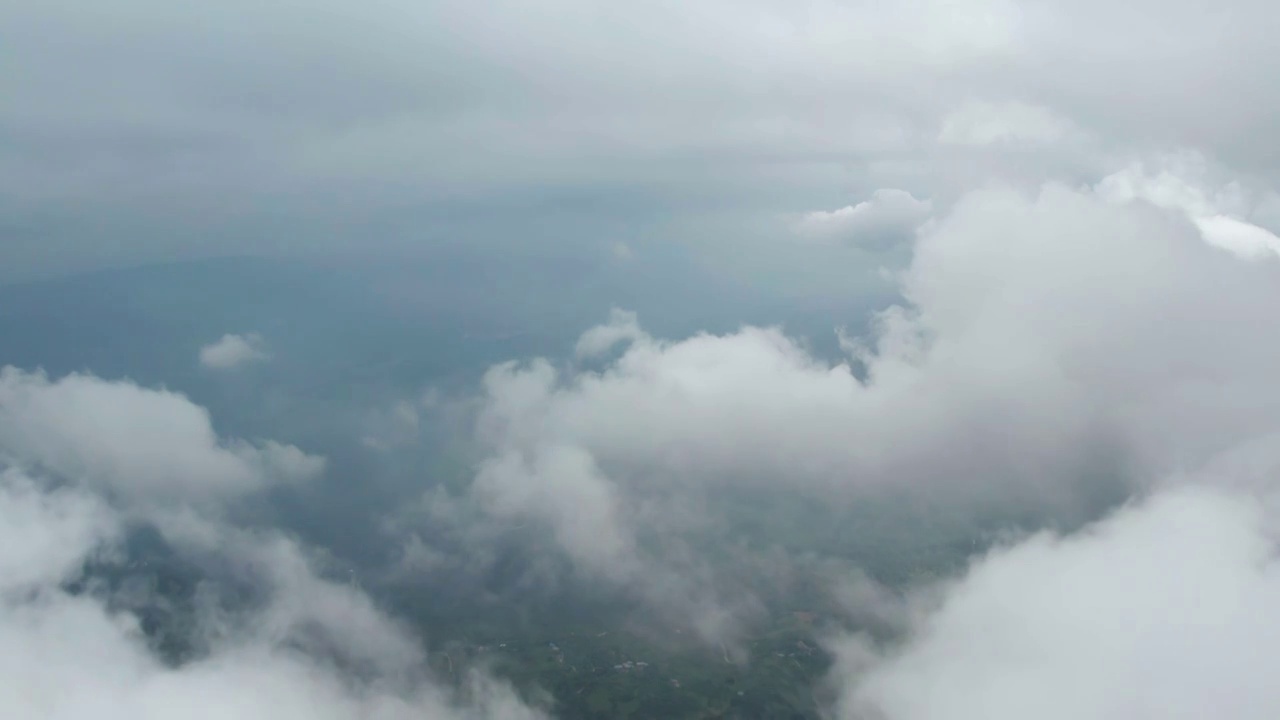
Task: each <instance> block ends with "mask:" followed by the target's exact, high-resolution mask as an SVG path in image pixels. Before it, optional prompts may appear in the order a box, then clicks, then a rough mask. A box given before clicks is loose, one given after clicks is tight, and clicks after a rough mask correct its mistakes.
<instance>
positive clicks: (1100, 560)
mask: <svg viewBox="0 0 1280 720" xmlns="http://www.w3.org/2000/svg"><path fill="white" fill-rule="evenodd" d="M1273 457H1274V456H1273ZM1274 469H1276V467H1275V466H1273V470H1274ZM1274 520H1275V517H1274V516H1270V517H1269V516H1268V515H1267V513H1265V512H1264V510H1263V507H1262V505H1261V504H1260V502H1259V499H1258V497H1256V496H1252V495H1241V494H1235V493H1224V492H1221V491H1218V490H1211V489H1206V488H1203V487H1184V488H1181V489H1178V490H1173V491H1168V492H1165V493H1161V494H1159V495H1157V496H1156V497H1154V498H1151V499H1150V500H1148V501H1146V502H1144V503H1142V504H1140V505H1137V506H1133V507H1129V508H1126V509H1124V510H1122V511H1121V512H1119V513H1118V514H1116V515H1115V516H1114V517H1111V518H1109V519H1107V520H1105V521H1104V522H1101V523H1099V524H1097V525H1095V526H1093V527H1090V528H1087V529H1085V530H1084V531H1081V532H1080V533H1078V534H1076V535H1073V536H1069V537H1065V538H1063V537H1057V536H1053V535H1050V534H1041V535H1037V536H1035V537H1032V538H1030V539H1028V540H1026V541H1024V542H1022V543H1019V544H1017V545H1016V546H1013V547H1009V548H1006V549H1001V550H997V551H995V552H993V553H992V554H991V555H989V556H987V557H985V558H982V559H980V560H979V561H977V562H976V563H975V564H974V566H973V567H972V568H971V569H970V570H969V572H968V573H967V574H966V575H965V576H964V577H963V578H961V579H960V580H958V581H956V582H955V583H954V584H952V585H951V586H949V587H948V588H946V590H945V592H944V593H943V594H942V600H941V602H940V604H939V606H938V607H936V608H935V609H933V610H932V611H930V612H927V613H923V614H922V615H921V616H920V617H919V618H918V619H917V620H916V622H915V623H914V624H913V626H912V627H911V629H910V632H909V636H908V639H907V641H906V642H905V644H904V645H903V646H901V647H895V648H892V649H889V650H885V651H879V652H878V651H875V650H873V649H871V648H870V647H869V646H868V645H867V644H865V643H864V642H863V641H861V640H859V639H856V638H851V639H846V640H844V641H842V642H840V643H837V644H836V645H835V649H836V650H837V655H838V657H839V658H840V663H838V670H837V674H838V676H839V677H840V679H841V680H843V681H845V682H846V683H847V684H846V685H845V692H844V693H843V696H842V698H841V703H840V713H839V716H840V717H843V718H849V719H850V720H853V719H854V718H884V720H924V719H925V718H937V717H942V716H945V717H948V718H956V719H957V720H970V719H972V720H978V719H979V718H981V719H982V720H1014V719H1015V718H1026V717H1037V718H1045V720H1058V719H1059V718H1062V719H1064V720H1065V719H1066V718H1081V719H1085V720H1154V719H1155V718H1187V719H1188V720H1190V719H1191V718H1205V717H1230V718H1239V719H1240V720H1252V719H1255V718H1256V719H1257V720H1262V718H1268V717H1271V716H1272V715H1273V714H1274V711H1275V708H1276V707H1277V705H1278V704H1280V688H1277V686H1276V684H1275V683H1274V682H1273V681H1272V678H1273V677H1274V675H1275V672H1276V670H1277V669H1278V668H1280V645H1277V643H1276V642H1275V640H1276V638H1277V637H1280V619H1278V618H1277V617H1276V614H1275V612H1274V608H1275V606H1276V603H1277V602H1280V565H1278V564H1277V560H1276V536H1275V529H1276V527H1275V525H1274Z"/></svg>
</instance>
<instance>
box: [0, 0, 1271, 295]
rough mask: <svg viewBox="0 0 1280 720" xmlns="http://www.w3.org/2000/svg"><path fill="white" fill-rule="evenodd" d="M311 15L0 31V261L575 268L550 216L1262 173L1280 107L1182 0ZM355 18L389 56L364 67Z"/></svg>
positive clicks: (564, 4) (677, 221)
mask: <svg viewBox="0 0 1280 720" xmlns="http://www.w3.org/2000/svg"><path fill="white" fill-rule="evenodd" d="M323 6H324V12H323V21H321V22H317V23H314V24H313V26H312V27H311V30H310V31H309V32H307V33H302V34H300V33H296V32H293V29H294V28H295V25H296V20H297V18H296V17H295V16H294V14H293V13H291V12H290V11H288V10H287V9H285V8H283V7H273V8H271V9H267V10H263V9H262V8H259V7H257V6H254V5H250V4H248V3H245V2H243V0H236V3H233V4H231V5H223V6H220V7H219V8H218V9H214V10H210V9H204V8H191V7H181V8H169V7H161V6H160V4H158V3H155V2H154V0H130V1H129V2H128V3H127V5H126V7H124V8H123V9H122V11H121V12H120V13H119V14H118V15H115V16H112V17H110V18H105V17H96V16H95V17H86V16H84V15H83V14H82V13H79V12H78V11H77V9H76V8H75V6H74V3H69V2H66V1H65V0H62V1H58V2H44V3H38V4H33V5H30V6H28V7H24V8H22V9H21V11H20V12H14V13H11V14H9V15H7V16H6V18H5V21H4V23H5V24H4V28H3V30H4V35H5V37H14V38H19V39H20V41H19V42H18V44H17V45H16V46H15V47H14V49H13V50H14V52H15V53H17V54H19V55H21V56H22V57H24V58H27V59H28V62H26V63H25V65H27V66H29V67H33V68H37V69H38V72H32V73H29V74H28V75H26V76H24V77H23V78H22V79H21V81H20V82H16V83H15V84H14V87H13V88H11V93H10V95H11V96H12V99H13V101H12V102H10V103H7V104H6V107H5V110H4V118H3V119H4V122H3V123H0V126H2V127H3V128H5V130H4V133H5V137H4V139H3V142H4V145H5V146H6V147H14V148H19V149H20V152H18V153H16V154H15V155H14V157H13V159H12V161H11V162H10V163H7V164H6V172H5V173H4V174H3V176H0V187H2V188H4V189H5V191H6V196H7V197H9V198H10V202H9V204H8V205H7V206H6V224H7V225H8V226H11V227H13V228H16V231H17V232H19V233H20V234H21V235H22V237H23V238H24V241H23V242H17V243H8V244H6V246H5V248H4V250H3V253H4V254H3V255H0V265H3V266H4V267H5V268H6V269H9V268H13V269H12V270H8V272H14V273H16V272H19V271H20V270H24V271H27V272H32V271H34V270H33V268H45V269H49V268H55V267H59V266H66V265H67V264H68V263H80V264H85V263H97V264H102V263H109V262H111V261H113V260H120V259H122V258H127V259H140V258H144V257H158V256H167V255H181V254H191V255H197V254H209V253H219V252H224V253H225V252H252V251H259V252H261V251H263V250H267V251H280V250H291V251H299V252H303V251H311V250H314V249H315V248H317V247H321V246H323V247H325V248H326V249H328V248H332V247H335V246H337V247H347V248H351V247H356V246H357V245H358V244H359V245H360V246H361V247H363V246H364V245H363V244H367V243H368V242H369V239H368V237H367V233H351V232H349V231H348V230H347V229H348V228H351V227H353V226H355V227H361V226H363V223H366V222H368V219H369V218H377V219H378V221H379V222H380V227H382V226H387V227H389V228H390V230H388V231H387V232H385V233H384V232H380V233H378V236H379V240H378V243H379V244H378V245H377V247H378V248H379V249H382V248H389V247H393V246H394V247H398V248H401V249H403V248H405V247H408V246H410V245H416V244H417V238H418V237H419V235H420V233H421V231H422V228H423V227H432V228H439V229H442V230H443V229H445V228H448V229H457V228H459V227H461V228H463V229H464V230H465V231H467V232H469V233H473V234H476V235H480V236H483V239H484V240H486V241H488V242H491V243H498V244H502V242H501V239H502V238H505V237H507V236H509V235H512V234H515V233H512V232H509V231H510V229H511V228H512V227H514V226H515V225H520V226H522V227H524V228H528V227H529V225H530V224H531V223H538V224H542V225H545V226H547V227H549V228H550V229H549V231H548V232H549V233H550V234H551V235H552V236H553V237H555V238H556V246H557V247H558V248H564V249H567V248H568V247H571V246H572V247H576V248H578V249H585V248H590V247H594V244H596V243H597V240H596V238H598V237H599V235H598V234H596V233H595V232H594V228H585V229H584V228H583V227H581V226H579V225H576V224H574V223H569V222H566V221H565V220H564V213H562V212H561V211H560V208H562V207H563V203H561V202H560V200H561V199H564V198H587V199H589V200H590V201H591V204H592V207H594V208H599V209H600V212H601V213H602V214H605V215H608V216H609V219H610V221H612V222H613V223H620V224H622V225H623V226H625V227H632V228H635V227H642V226H645V225H651V224H658V223H660V224H662V225H663V226H664V227H666V228H671V229H673V232H672V235H678V236H679V239H680V240H681V241H696V240H697V239H698V238H699V237H705V236H706V235H707V234H706V233H697V232H694V231H693V228H694V227H695V226H697V225H698V223H699V222H701V221H704V220H705V219H706V216H707V214H709V213H711V214H716V213H718V214H719V216H720V217H729V218H734V219H735V220H736V219H737V218H740V217H741V216H743V215H748V214H759V215H760V216H776V215H778V214H789V213H790V214H794V213H796V212H798V211H802V210H803V209H805V208H809V207H812V206H813V203H814V201H815V198H822V197H828V198H829V197H832V193H833V188H842V189H841V190H839V192H841V193H843V194H848V193H849V192H850V191H851V190H852V192H854V193H856V194H859V195H861V194H865V193H868V192H870V191H871V190H873V189H874V188H884V187H894V188H900V189H903V190H904V191H906V192H910V193H911V194H912V195H913V196H914V197H918V198H919V197H928V198H932V199H934V202H935V203H938V204H941V203H942V202H943V199H944V198H954V197H958V196H959V195H961V194H963V193H964V192H965V191H967V190H969V189H972V188H973V181H974V180H975V179H977V180H979V181H981V180H982V179H986V178H989V177H992V176H995V177H1008V176H1010V175H1015V174H1021V173H1026V174H1028V175H1030V176H1033V182H1035V183H1038V182H1040V181H1041V180H1043V179H1044V177H1045V176H1046V175H1052V176H1053V177H1056V178H1059V179H1061V180H1063V181H1067V182H1072V183H1074V182H1081V181H1088V182H1094V181H1096V180H1097V179H1098V178H1100V177H1101V176H1102V175H1105V174H1106V173H1107V172H1108V168H1109V167H1111V166H1112V165H1113V164H1114V162H1113V161H1114V160H1115V159H1116V158H1121V159H1123V158H1128V157H1131V156H1133V155H1135V154H1143V153H1147V152H1151V151H1158V150H1160V149H1163V148H1168V147H1193V148H1198V149H1200V150H1202V151H1203V152H1205V153H1206V154H1208V155H1210V156H1214V157H1218V158H1220V159H1222V160H1223V161H1224V162H1225V163H1227V164H1228V165H1230V166H1233V167H1239V168H1241V169H1243V170H1245V171H1250V172H1257V173H1259V174H1261V175H1263V176H1266V177H1268V178H1269V181H1270V182H1272V183H1274V182H1275V181H1276V180H1277V179H1278V178H1277V177H1276V175H1275V171H1274V162H1272V159H1273V158H1274V156H1275V154H1276V152H1277V151H1278V150H1280V144H1277V140H1276V139H1275V138H1274V133H1272V132H1271V131H1270V128H1271V122H1270V119H1271V118H1273V117H1275V115H1276V114H1277V111H1280V93H1277V92H1276V91H1275V88H1274V84H1273V83H1269V82H1267V79H1266V77H1265V75H1260V74H1259V73H1258V72H1257V68H1260V67H1263V68H1265V67H1271V66H1273V65H1275V64H1276V63H1275V59H1276V49H1275V46H1274V43H1272V42H1271V37H1270V35H1269V34H1268V33H1267V32H1265V30H1264V28H1268V27H1271V26H1272V25H1273V24H1274V22H1275V21H1276V19H1277V12H1280V11H1277V9H1276V8H1275V6H1274V5H1273V4H1270V3H1266V2H1262V1H1261V0H1244V1H1242V2H1238V3H1236V4H1234V5H1233V6H1232V8H1231V10H1232V11H1231V13H1230V14H1229V15H1226V14H1224V13H1223V12H1222V10H1221V8H1217V7H1214V6H1210V5H1206V4H1204V3H1198V2H1192V1H1191V0H1178V1H1177V2H1171V3H1153V2H1151V0H1142V2H1138V3H1133V4H1130V5H1126V6H1125V7H1123V8H1118V7H1116V6H1115V5H1114V4H1113V3H1102V2H1099V1H1098V0H1087V1H1084V2H1079V1H1072V0H1050V1H1048V2H1041V3H1035V4H1033V5H1028V4H1026V3H1020V2H1015V1H1014V0H980V1H976V2H967V3H964V4H962V5H958V4H956V3H954V2H945V1H943V0H910V1H909V2H903V3H896V4H893V5H892V6H884V5H872V4H865V3H863V4H849V3H841V2H834V1H830V0H823V1H821V2H814V3H809V4H807V5H805V7H804V10H803V11H801V10H797V9H796V6H795V4H794V3H789V2H784V1H783V0H752V2H750V3H749V4H748V5H747V6H746V7H745V8H744V7H743V6H741V4H739V3H728V2H725V1H724V0H717V1H715V2H711V3H708V4H705V5H704V6H702V7H701V9H699V10H697V11H696V12H695V11H690V10H689V9H688V8H687V7H684V6H678V5H672V4H670V3H662V2H653V1H651V0H645V1H642V2H636V3H632V4H630V5H628V7H627V10H626V12H625V13H624V14H623V15H622V16H620V17H612V16H610V17H606V16H602V15H600V14H599V13H598V12H597V8H596V7H595V5H594V4H593V3H591V2H586V1H585V0H563V1H558V2H554V3H515V2H500V3H495V4H486V5H484V6H477V5H475V4H474V3H467V2H461V1H460V0H443V1H441V2H433V3H430V4H425V5H418V6H406V5H404V4H402V3H396V2H390V1H388V0H376V1H375V2H372V3H370V4H367V5H361V6H360V9H359V10H357V9H356V6H355V5H353V4H351V3H344V2H334V1H326V2H324V3H323ZM1157 9H1158V10H1159V11H1160V12H1159V18H1158V20H1156V21H1153V20H1152V19H1151V16H1152V13H1153V12H1154V11H1155V10H1157ZM249 10H253V11H255V17H257V18H258V20H257V22H258V23H259V24H258V25H257V26H256V27H258V28H260V30H261V31H262V32H266V33H268V34H271V35H273V36H277V37H288V38H289V41H288V42H281V43H273V44H270V45H257V46H254V47H253V48H251V50H249V51H246V45H245V39H246V35H245V33H246V32H247V31H246V29H245V28H244V27H242V26H240V25H237V24H236V23H235V22H231V21H229V20H228V18H233V17H237V16H239V15H240V14H243V13H244V12H247V11H249ZM353 25H355V26H358V27H359V28H360V30H359V32H360V35H361V37H362V38H363V41H362V42H361V43H360V44H359V47H379V48H381V49H382V51H381V52H379V53H378V54H376V55H371V54H369V53H366V52H361V51H359V50H358V49H357V46H353V45H352V44H351V43H350V42H349V40H350V33H351V28H352V27H353ZM445 28H447V29H448V30H447V31H446V30H445ZM24 38H41V41H39V42H37V41H36V40H34V39H31V40H27V39H24ZM45 39H47V41H46V40H45ZM1223 46H1230V47H1232V48H1233V49H1234V50H1235V51H1234V52H1232V53H1222V52H1221V48H1222V47H1223ZM54 48H60V50H57V51H56V52H55V50H54ZM157 55H163V56H164V57H166V58H167V60H168V62H166V63H165V65H164V66H163V67H156V66H155V64H154V62H152V58H154V57H156V56H157ZM442 68H448V69H449V70H448V72H444V71H443V70H442ZM515 68H519V69H520V70H519V72H516V71H515V70H514V69H515ZM107 87H110V88H112V90H111V92H110V93H107V94H104V93H105V91H104V90H103V88H107ZM54 88H57V89H58V91H56V92H55V91H54V90H53V89H54ZM1152 118H1159V122H1158V123H1154V124H1153V122H1152ZM1066 128H1075V129H1077V130H1079V132H1080V133H1081V134H1083V135H1084V136H1086V137H1088V138H1090V140H1089V143H1090V144H1089V147H1088V148H1086V149H1087V152H1082V151H1081V148H1080V146H1079V143H1077V142H1076V141H1075V140H1073V139H1071V138H1067V139H1064V137H1063V133H1064V132H1066V133H1067V135H1070V136H1071V137H1074V133H1072V132H1067V130H1065V129H1066ZM1008 141H1012V142H1008ZM953 142H959V143H961V145H959V146H955V145H952V144H951V143H953ZM973 143H978V146H979V147H980V149H981V151H982V154H981V156H980V157H978V158H975V157H974V154H973V153H971V152H965V149H966V148H967V149H968V150H974V149H975V148H974V146H973ZM1027 146H1034V148H1031V149H1034V151H1035V152H1029V148H1028V147H1027ZM1099 157H1105V159H1106V161H1107V162H1106V163H1101V164H1100V163H1099V161H1098V158H1099ZM1100 165H1101V166H1100ZM213 197H216V198H218V202H216V203H214V202H211V201H210V200H209V198H213ZM267 197H270V198H272V200H273V202H272V203H271V204H270V205H269V209H264V205H265V204H264V203H263V199H264V198H267ZM422 197H433V198H440V201H439V202H437V203H427V204H425V205H424V204H423V203H421V202H418V200H419V199H420V198H422ZM339 198H340V199H341V200H342V201H341V202H337V199H339ZM157 199H159V200H160V202H157V201H156V200H157ZM409 203H412V204H413V205H414V208H415V209H414V211H413V212H405V211H403V208H404V207H405V205H406V204H409ZM819 203H820V206H824V207H826V206H828V205H826V204H825V203H822V202H821V201H819ZM459 217H462V218H463V220H462V221H461V222H459V221H457V218H459ZM482 220H483V221H484V222H483V223H482V222H481V221H482ZM480 225H483V227H480ZM729 227H733V226H732V225H726V224H719V225H718V229H719V230H720V231H722V232H727V228H729ZM282 228H284V229H285V230H284V231H282ZM676 229H679V230H681V231H682V232H676V231H675V230H676ZM104 241H109V242H104ZM503 247H504V248H506V247H509V246H508V245H505V244H503ZM646 255H647V254H646ZM647 256H648V255H647Z"/></svg>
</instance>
